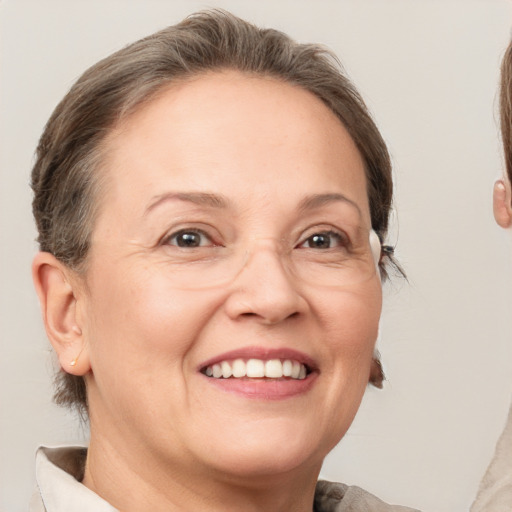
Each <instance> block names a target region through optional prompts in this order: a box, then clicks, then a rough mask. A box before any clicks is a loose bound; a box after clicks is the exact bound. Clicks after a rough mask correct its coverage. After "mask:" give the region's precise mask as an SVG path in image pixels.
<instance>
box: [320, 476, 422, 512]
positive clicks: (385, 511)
mask: <svg viewBox="0 0 512 512" xmlns="http://www.w3.org/2000/svg"><path fill="white" fill-rule="evenodd" d="M359 511H360V512H418V511H417V510H416V509H412V508H408V507H401V506H399V505H389V504H387V503H384V502H383V501H382V500H380V499H379V498H377V497H376V496H374V495H373V494H370V493H369V492H366V491H365V490H363V489H361V488H360V487H356V486H348V485H345V484H339V483H334V482H326V481H325V480H320V481H319V482H318V483H317V486H316V492H315V512H359Z"/></svg>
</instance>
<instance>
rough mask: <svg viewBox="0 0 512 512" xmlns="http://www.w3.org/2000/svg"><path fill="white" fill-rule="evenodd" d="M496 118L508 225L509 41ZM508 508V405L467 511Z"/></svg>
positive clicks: (511, 440) (497, 210)
mask: <svg viewBox="0 0 512 512" xmlns="http://www.w3.org/2000/svg"><path fill="white" fill-rule="evenodd" d="M500 118H501V134H502V139H503V149H504V152H505V168H506V174H505V176H504V177H503V178H502V179H499V180H497V181H496V183H495V184H494V193H493V209H494V218H495V219H496V222H497V223H498V225H499V226H501V227H502V228H505V229H510V227H511V226H512V191H511V183H512V43H511V44H510V45H509V46H508V48H507V51H506V52H505V56H504V57H503V62H502V64H501V85H500ZM511 509H512V407H511V409H510V411H509V414H508V419H507V424H506V425H505V428H504V429H503V433H502V434H501V436H500V439H499V440H498V443H497V445H496V452H495V454H494V457H493V459H492V461H491V463H490V464H489V467H488V469H487V471H486V473H485V475H484V477H483V479H482V482H481V483H480V489H479V492H478V496H477V498H476V500H475V502H474V503H473V505H472V507H471V512H484V511H486V512H501V511H503V512H506V511H509V510H511Z"/></svg>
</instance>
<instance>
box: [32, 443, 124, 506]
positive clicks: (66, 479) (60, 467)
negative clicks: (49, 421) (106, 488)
mask: <svg viewBox="0 0 512 512" xmlns="http://www.w3.org/2000/svg"><path fill="white" fill-rule="evenodd" d="M86 455H87V448H84V447H83V446H61V447H55V448H46V447H40V448H39V449H38V450H37V453H36V481H37V487H38V489H37V491H36V492H35V494H34V496H33V497H32V501H31V503H30V512H40V511H41V512H43V511H46V512H116V510H117V509H115V508H114V507H112V506H111V505H109V504H108V503H107V502H106V501H105V500H104V499H102V498H100V497H99V496H98V495H97V494H96V493H95V492H93V491H91V490H90V489H88V488H87V487H85V486H84V485H82V484H81V483H80V479H81V478H82V476H83V471H84V467H85V458H86Z"/></svg>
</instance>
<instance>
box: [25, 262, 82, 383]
mask: <svg viewBox="0 0 512 512" xmlns="http://www.w3.org/2000/svg"><path fill="white" fill-rule="evenodd" d="M32 278H33V280H34V285H35V288H36V292H37V295H38V297H39V302H40V305H41V311H42V314H43V322H44V326H45V328H46V334H47V335H48V338H49V340H50V342H51V344H52V346H53V349H54V350H55V352H56V353H57V356H58V358H59V362H60V365H61V367H62V369H63V370H64V371H65V372H67V373H71V374H73V375H85V374H86V373H88V372H89V371H90V369H91V366H90V360H89V353H88V346H87V344H86V342H85V338H84V335H83V332H82V325H81V320H80V318H79V316H80V315H79V314H78V307H77V302H78V299H77V291H78V290H77V289H78V284H77V282H78V281H77V280H78V278H77V277H76V276H75V277H74V276H73V273H72V271H71V270H70V269H69V268H67V267H66V266H65V265H64V264H63V263H61V262H60V261H59V260H57V258H55V256H53V254H50V253H48V252H40V253H38V254H37V255H36V256H35V257H34V261H33V263H32ZM73 283H74V284H73Z"/></svg>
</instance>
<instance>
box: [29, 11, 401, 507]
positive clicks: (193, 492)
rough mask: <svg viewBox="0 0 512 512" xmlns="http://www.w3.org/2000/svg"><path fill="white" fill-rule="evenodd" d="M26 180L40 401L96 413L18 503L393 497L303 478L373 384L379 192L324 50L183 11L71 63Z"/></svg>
mask: <svg viewBox="0 0 512 512" xmlns="http://www.w3.org/2000/svg"><path fill="white" fill-rule="evenodd" d="M32 187H33V189H34V194H35V196H34V203H33V206H34V215H35V218H36V222H37V226H38V230H39V243H40V248H41V252H40V253H39V254H38V255H37V256H36V257H35V259H34V264H33V276H34V282H35V285H36V289H37V292H38V296H39V299H40V302H41V307H42V311H43V319H44V323H45V327H46V330H47V333H48V337H49V339H50V341H51V343H52V345H53V347H54V349H55V351H56V354H57V356H58V359H59V362H60V365H61V374H60V382H59V388H58V390H57V395H56V397H57V401H58V402H59V403H61V404H67V405H73V406H76V407H77V408H78V409H79V410H80V411H81V412H82V413H84V414H87V416H88V419H89V422H90V432H91V436H90V444H89V448H88V450H87V451H86V450H84V449H73V448H65V449H57V450H50V449H41V450H40V451H39V453H38V459H37V478H38V487H39V490H38V492H37V493H36V495H35V497H34V500H33V506H32V510H45V509H46V510H48V511H54V510H55V511H60V510H66V511H69V510H95V511H97V510H116V509H118V510H123V511H131V510H133V511H144V510H152V511H155V510H166V511H168V510H180V511H182V510H212V511H214V510H222V511H229V510H244V511H251V510H265V511H268V510H275V511H280V510H287V511H288V510H294V511H306V510H307V511H311V510H312V508H313V507H314V508H315V510H317V511H331V510H336V511H341V510H365V511H371V510H378V511H381V510H382V511H387V510H405V509H404V508H403V507H393V506H389V505H386V504H384V503H383V502H382V501H380V500H378V499H377V498H375V497H374V496H372V495H370V494H368V493H366V492H364V491H362V490H361V489H358V488H354V487H347V486H345V485H342V484H329V483H325V482H320V483H319V484H318V485H317V477H318V474H319V472H320V468H321V465H322V461H323V459H324V457H325V456H326V454H327V453H328V452H329V451H330V450H331V449H332V448H333V447H334V446H335V445H336V444H337V443H338V442H339V440H340V439H341V438H342V437H343V435H344V434H345V432H346V431H347V429H348V427H349V425H350V423H351V422H352V420H353V418H354V415H355V413H356V411H357V409H358V406H359V404H360V401H361V398H362V395H363V393H364V390H365V387H366V385H367V383H368V381H369V379H370V375H371V371H372V355H373V351H374V345H375V339H376V336H377V329H378V320H379V316H380V310H381V301H382V297H381V276H380V274H381V273H384V267H383V264H384V259H385V257H383V256H386V251H382V250H381V244H380V240H382V239H383V238H384V237H385V234H386V230H387V226H388V216H389V210H390V203H391V196H392V183H391V171H390V162H389V156H388V153H387V150H386V147H385V144H384V142H383V140H382V138H381V136H380V134H379V132H378V130H377V129H376V127H375V125H374V123H373V121H372V120H371V118H370V116H369V115H368V112H367V110H366V108H365V106H364V103H363V102H362V100H361V98H360V97H359V95H358V93H357V92H356V91H355V89H354V88H353V86H352V85H351V84H350V82H349V81H348V80H347V79H346V77H344V76H343V75H342V74H340V72H339V70H338V69H337V67H336V66H335V65H334V63H333V61H332V58H331V56H330V55H329V54H327V53H326V52H325V51H324V50H321V49H319V48H318V47H316V46H311V45H299V44H297V43H295V42H293V41H291V40H290V39H289V38H288V37H286V36H285V35H283V34H281V33H279V32H276V31H273V30H259V29H257V28H255V27H253V26H251V25H249V24H248V23H246V22H244V21H242V20H240V19H238V18H235V17H234V16H231V15H229V14H227V13H224V12H210V13H202V14H198V15H194V16H192V17H190V18H188V19H186V20H185V21H184V22H182V23H180V24H179V25H177V26H174V27H169V28H168V29H165V30H163V31H162V32H159V33H157V34H154V35H152V36H149V37H148V38H145V39H143V40H141V41H139V42H137V43H134V44H133V45H131V46H129V47H127V48H125V49H123V50H121V51H120V52H117V53H116V54H114V55H112V56H110V57H108V58H107V59H105V60H104V61H101V62H99V63H98V64H96V65H95V66H93V67H92V68H91V69H89V70H88V71H86V73H85V74H84V75H83V76H82V77H81V78H80V79H79V80H78V82H77V83H76V84H75V85H74V86H73V88H72V89H71V91H70V92H69V93H68V95H67V96H66V97H65V98H64V100H63V101H62V102H61V103H60V105H59V106H58V107H57V108H56V110H55V112H54V113H53V115H52V117H51V118H50V120H49V122H48V125H47V127H46V129H45V132H44V133H43V135H42V137H41V141H40V144H39V147H38V155H37V161H36V163H35V166H34V169H33V175H32ZM374 368H375V365H374Z"/></svg>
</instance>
